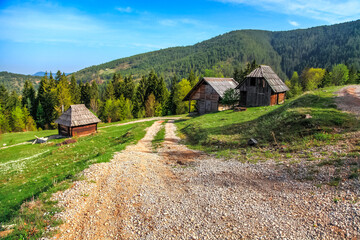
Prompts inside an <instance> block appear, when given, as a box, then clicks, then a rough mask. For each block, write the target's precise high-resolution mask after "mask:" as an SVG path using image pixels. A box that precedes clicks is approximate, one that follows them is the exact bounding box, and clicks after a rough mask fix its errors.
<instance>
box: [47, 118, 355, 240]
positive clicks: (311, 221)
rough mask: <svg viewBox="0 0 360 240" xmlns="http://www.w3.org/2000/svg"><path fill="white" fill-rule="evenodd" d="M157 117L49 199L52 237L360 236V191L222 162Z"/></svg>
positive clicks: (270, 166)
mask: <svg viewBox="0 0 360 240" xmlns="http://www.w3.org/2000/svg"><path fill="white" fill-rule="evenodd" d="M160 127H161V121H158V122H155V123H154V125H152V126H151V127H150V128H149V129H148V131H147V134H146V136H145V137H144V138H143V139H142V140H141V141H139V142H138V144H136V145H132V146H128V147H127V148H126V150H124V151H122V152H120V153H116V154H115V156H114V159H113V160H112V161H110V162H109V163H100V164H95V165H92V166H91V167H90V168H88V169H86V170H85V171H84V172H83V175H84V177H85V179H86V180H83V181H78V182H75V183H74V185H73V186H72V187H71V188H70V189H68V190H66V191H64V192H59V193H57V194H55V195H54V196H53V199H54V200H59V205H60V206H63V207H64V208H65V211H64V212H62V213H60V214H58V216H57V217H59V218H61V219H63V220H64V222H65V224H63V225H62V226H61V227H60V233H59V234H58V235H56V236H55V237H54V238H55V239H345V238H348V239H359V238H360V204H359V189H354V190H351V189H350V190H349V189H347V190H342V189H341V188H335V187H330V186H324V187H321V188H317V187H315V186H314V185H313V184H311V183H308V182H301V181H297V180H295V179H293V178H292V177H290V176H289V175H288V174H287V173H286V172H284V171H278V170H276V169H277V168H276V164H275V163H273V162H266V163H259V164H248V163H246V164H244V163H240V162H238V161H224V160H220V159H215V158H212V157H211V156H207V155H204V154H202V153H201V152H196V151H192V150H189V149H188V148H187V147H186V146H184V145H181V144H179V138H178V137H177V136H176V135H175V130H176V128H175V125H174V124H173V123H172V121H169V122H168V123H166V125H165V129H166V136H165V141H164V143H163V147H162V148H160V149H158V152H156V153H155V152H153V150H152V147H151V140H152V139H153V137H154V136H155V134H156V132H157V131H158V130H159V129H160Z"/></svg>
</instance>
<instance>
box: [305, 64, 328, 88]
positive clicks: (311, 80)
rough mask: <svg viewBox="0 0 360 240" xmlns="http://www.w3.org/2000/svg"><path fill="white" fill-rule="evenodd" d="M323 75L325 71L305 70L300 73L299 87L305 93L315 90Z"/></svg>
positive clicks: (317, 69) (319, 69)
mask: <svg viewBox="0 0 360 240" xmlns="http://www.w3.org/2000/svg"><path fill="white" fill-rule="evenodd" d="M324 75H325V69H322V68H305V69H304V70H303V71H302V73H301V85H302V88H303V89H304V90H305V91H311V90H315V89H317V88H318V87H319V86H320V84H321V81H322V79H323V77H324Z"/></svg>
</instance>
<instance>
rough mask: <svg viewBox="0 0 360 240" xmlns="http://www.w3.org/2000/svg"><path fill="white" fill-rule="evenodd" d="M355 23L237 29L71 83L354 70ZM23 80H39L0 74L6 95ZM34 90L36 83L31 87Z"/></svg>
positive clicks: (93, 71)
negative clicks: (265, 68)
mask: <svg viewBox="0 0 360 240" xmlns="http://www.w3.org/2000/svg"><path fill="white" fill-rule="evenodd" d="M359 56H360V20H358V21H353V22H347V23H341V24H336V25H331V26H320V27H314V28H310V29H298V30H292V31H280V32H270V31H260V30H238V31H232V32H229V33H226V34H223V35H219V36H217V37H214V38H212V39H209V40H206V41H203V42H200V43H197V44H195V45H192V46H186V47H173V48H167V49H162V50H158V51H153V52H148V53H143V54H139V55H135V56H131V57H127V58H121V59H117V60H114V61H111V62H107V63H103V64H100V65H96V66H91V67H88V68H85V69H82V70H80V71H78V72H76V73H75V75H76V79H77V80H82V81H91V80H95V79H96V80H98V81H100V82H101V81H103V80H108V79H110V78H112V76H113V74H114V73H115V72H120V73H121V74H122V75H128V74H133V75H134V79H135V80H138V79H140V77H141V76H142V75H146V74H148V73H149V72H150V70H152V69H154V70H155V71H156V72H157V73H158V74H161V75H163V76H164V78H165V80H166V81H169V79H170V78H171V77H172V76H173V75H174V74H176V75H177V76H178V77H180V78H182V77H187V76H188V74H189V72H190V70H191V69H193V70H194V71H195V72H197V74H198V75H200V74H204V72H205V70H206V69H212V68H213V67H215V68H216V70H217V71H220V72H221V73H222V74H223V75H224V76H227V77H229V76H232V75H233V72H234V68H235V67H244V66H245V64H246V63H247V62H249V61H252V60H254V59H255V60H256V61H257V62H258V63H261V64H267V65H270V66H272V68H273V69H274V70H275V72H277V73H278V75H279V76H280V77H281V78H283V79H285V78H286V77H290V76H291V75H292V73H293V71H298V72H301V71H302V70H303V69H304V68H305V67H321V68H329V67H331V66H332V65H334V64H339V63H345V64H347V65H353V66H354V67H355V68H356V69H357V70H360V58H359ZM25 79H30V80H31V81H32V82H34V83H36V81H38V80H39V79H40V77H35V76H26V75H21V74H13V73H7V72H1V74H0V83H4V84H5V86H6V88H7V89H9V90H17V91H19V90H21V89H22V85H23V83H24V81H25ZM35 85H36V84H35Z"/></svg>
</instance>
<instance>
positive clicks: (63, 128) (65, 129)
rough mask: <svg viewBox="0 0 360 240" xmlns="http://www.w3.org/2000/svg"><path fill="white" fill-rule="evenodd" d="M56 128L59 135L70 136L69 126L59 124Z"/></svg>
mask: <svg viewBox="0 0 360 240" xmlns="http://www.w3.org/2000/svg"><path fill="white" fill-rule="evenodd" d="M58 129H59V135H62V136H70V128H69V127H67V126H64V125H61V124H59V125H58Z"/></svg>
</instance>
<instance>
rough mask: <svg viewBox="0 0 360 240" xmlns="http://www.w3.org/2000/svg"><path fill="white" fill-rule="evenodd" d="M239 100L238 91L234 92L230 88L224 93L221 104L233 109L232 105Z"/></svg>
mask: <svg viewBox="0 0 360 240" xmlns="http://www.w3.org/2000/svg"><path fill="white" fill-rule="evenodd" d="M239 99H240V93H239V91H238V90H235V89H233V88H230V89H228V90H226V91H225V93H224V97H223V99H222V100H221V103H222V104H225V105H228V106H232V107H234V105H235V104H236V103H238V102H239Z"/></svg>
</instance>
